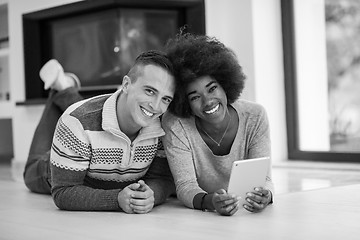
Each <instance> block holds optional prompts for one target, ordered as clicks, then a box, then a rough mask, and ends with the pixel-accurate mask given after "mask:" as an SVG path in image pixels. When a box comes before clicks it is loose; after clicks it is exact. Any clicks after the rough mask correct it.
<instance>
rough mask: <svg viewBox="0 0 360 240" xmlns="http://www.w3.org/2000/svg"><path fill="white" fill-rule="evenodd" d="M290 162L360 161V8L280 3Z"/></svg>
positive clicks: (307, 0) (331, 1) (347, 2)
mask: <svg viewBox="0 0 360 240" xmlns="http://www.w3.org/2000/svg"><path fill="white" fill-rule="evenodd" d="M282 24H283V44H284V69H285V88H286V115H287V131H288V150H289V158H290V159H297V160H314V161H333V162H356V161H360V2H359V1H356V0H282Z"/></svg>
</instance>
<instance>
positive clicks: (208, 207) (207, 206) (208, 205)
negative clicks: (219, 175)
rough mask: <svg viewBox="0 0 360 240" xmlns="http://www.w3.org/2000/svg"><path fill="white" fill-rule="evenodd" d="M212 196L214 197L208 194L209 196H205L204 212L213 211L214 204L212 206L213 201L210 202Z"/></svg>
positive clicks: (212, 194)
mask: <svg viewBox="0 0 360 240" xmlns="http://www.w3.org/2000/svg"><path fill="white" fill-rule="evenodd" d="M213 196H214V193H209V194H206V195H205V197H204V203H203V206H204V208H205V209H206V210H210V211H214V210H215V207H214V204H213V201H212V199H213ZM205 209H204V210H205Z"/></svg>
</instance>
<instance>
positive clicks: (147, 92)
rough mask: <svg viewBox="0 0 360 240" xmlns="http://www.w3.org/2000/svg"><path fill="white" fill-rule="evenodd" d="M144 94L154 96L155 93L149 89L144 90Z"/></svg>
mask: <svg viewBox="0 0 360 240" xmlns="http://www.w3.org/2000/svg"><path fill="white" fill-rule="evenodd" d="M145 92H146V94H148V95H154V94H155V92H154V91H153V90H151V89H145Z"/></svg>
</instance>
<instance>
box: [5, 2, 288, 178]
mask: <svg viewBox="0 0 360 240" xmlns="http://www.w3.org/2000/svg"><path fill="white" fill-rule="evenodd" d="M70 2H75V1H71V0H53V1H51V2H50V1H47V0H32V1H28V0H11V1H9V35H10V56H11V58H10V81H11V83H10V84H11V86H10V88H11V93H12V96H13V99H14V100H15V101H24V100H25V89H24V87H25V81H24V62H23V43H22V38H23V36H22V18H21V17H22V14H24V13H29V12H32V11H37V10H41V9H44V8H48V7H53V6H57V5H60V4H66V3H70ZM205 4H206V27H207V29H206V30H207V34H208V35H210V36H215V37H217V38H218V39H219V40H221V41H222V42H224V43H225V44H226V45H227V46H229V47H230V48H232V49H233V50H234V51H235V53H236V54H237V56H238V58H239V61H240V63H241V65H242V66H243V68H244V71H245V73H246V75H247V77H248V80H247V83H246V89H245V91H244V94H243V96H242V97H243V98H246V99H249V100H254V101H257V102H259V103H260V104H262V105H264V106H265V108H266V109H267V111H268V116H269V120H270V128H271V138H272V150H273V155H272V157H273V161H274V162H279V161H283V160H286V159H287V150H286V148H287V147H286V132H285V129H286V124H285V106H284V104H285V102H284V86H283V68H282V46H281V44H282V43H281V19H280V0H252V1H251V0H241V1H238V0H227V1H222V0H206V2H205ZM42 110H43V106H42V105H35V106H15V107H14V113H13V134H14V136H13V139H14V159H13V170H14V171H15V172H14V174H15V178H16V179H21V172H22V165H23V164H24V162H25V161H26V159H27V154H28V151H29V147H30V143H31V139H32V135H33V133H34V130H35V127H36V124H37V123H38V121H39V119H40V116H41V112H42Z"/></svg>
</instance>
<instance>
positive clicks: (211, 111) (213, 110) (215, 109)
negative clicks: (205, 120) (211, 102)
mask: <svg viewBox="0 0 360 240" xmlns="http://www.w3.org/2000/svg"><path fill="white" fill-rule="evenodd" d="M217 110H219V104H218V105H216V106H215V107H214V108H213V109H210V110H209V111H205V113H207V114H212V113H214V112H216V111H217Z"/></svg>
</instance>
